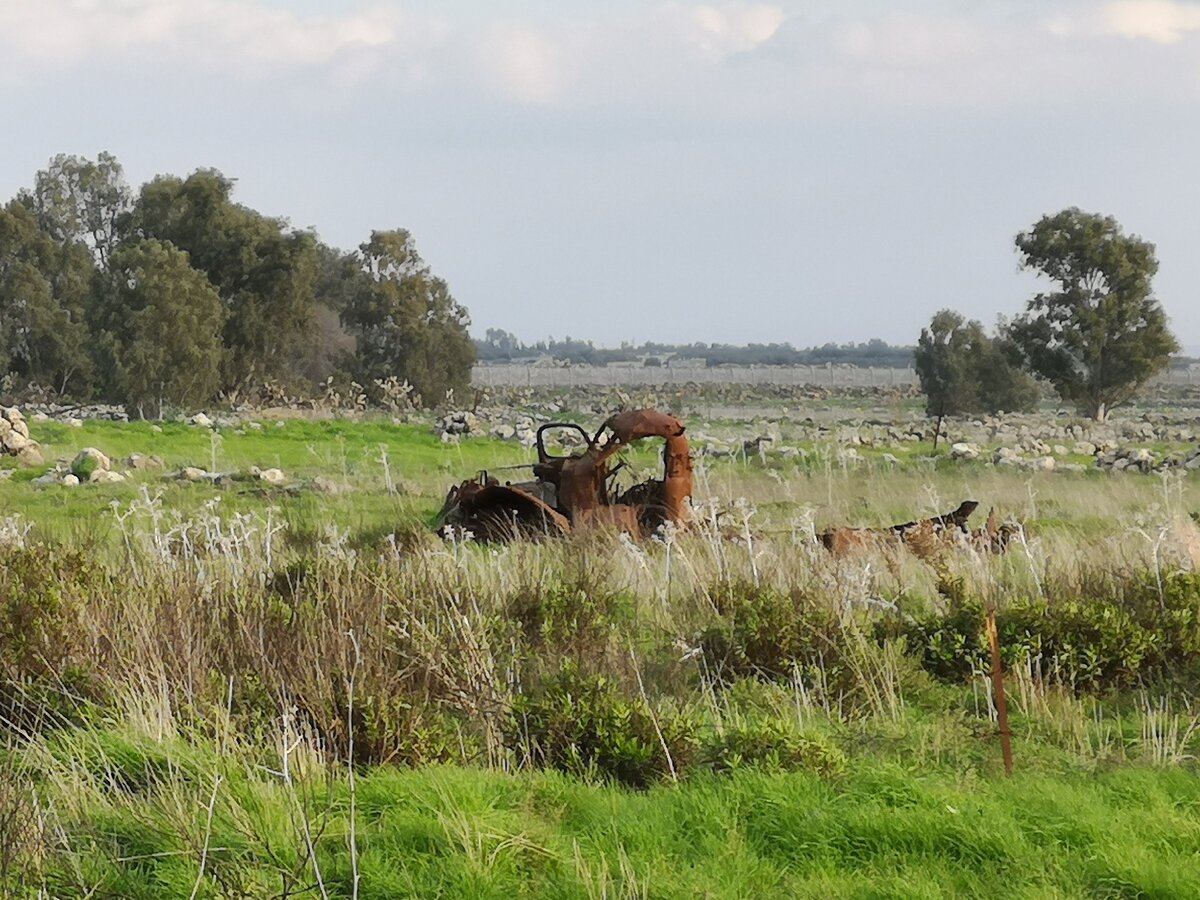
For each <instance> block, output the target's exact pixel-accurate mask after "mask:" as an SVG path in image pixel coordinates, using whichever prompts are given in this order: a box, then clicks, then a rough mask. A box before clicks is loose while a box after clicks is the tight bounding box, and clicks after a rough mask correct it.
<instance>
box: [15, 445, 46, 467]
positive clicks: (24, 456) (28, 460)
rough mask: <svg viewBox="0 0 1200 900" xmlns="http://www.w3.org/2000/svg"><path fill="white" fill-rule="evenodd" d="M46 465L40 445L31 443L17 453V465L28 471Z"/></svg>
mask: <svg viewBox="0 0 1200 900" xmlns="http://www.w3.org/2000/svg"><path fill="white" fill-rule="evenodd" d="M44 463H45V460H44V459H43V458H42V450H41V448H40V447H38V445H37V444H36V443H35V442H33V441H30V442H29V443H28V444H26V445H25V446H24V447H22V448H21V449H20V451H18V453H17V465H18V466H22V467H23V468H26V469H32V468H33V467H34V466H40V465H43V464H44Z"/></svg>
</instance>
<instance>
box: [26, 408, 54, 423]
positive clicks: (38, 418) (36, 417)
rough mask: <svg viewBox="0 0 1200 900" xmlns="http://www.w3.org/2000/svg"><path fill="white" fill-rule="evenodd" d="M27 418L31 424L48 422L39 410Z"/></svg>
mask: <svg viewBox="0 0 1200 900" xmlns="http://www.w3.org/2000/svg"><path fill="white" fill-rule="evenodd" d="M29 418H30V420H31V421H33V422H49V421H50V417H49V416H48V415H46V414H45V413H44V412H42V411H41V410H38V411H37V412H35V413H34V414H33V415H32V416H30V417H29Z"/></svg>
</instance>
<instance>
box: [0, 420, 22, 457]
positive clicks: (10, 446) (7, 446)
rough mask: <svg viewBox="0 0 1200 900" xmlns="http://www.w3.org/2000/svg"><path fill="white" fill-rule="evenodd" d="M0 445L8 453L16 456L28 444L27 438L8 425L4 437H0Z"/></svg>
mask: <svg viewBox="0 0 1200 900" xmlns="http://www.w3.org/2000/svg"><path fill="white" fill-rule="evenodd" d="M0 446H3V448H4V450H5V452H7V453H8V454H9V455H11V456H16V455H17V454H18V453H20V452H21V451H22V450H24V449H25V448H26V447H27V446H29V438H27V437H26V436H25V435H23V434H21V432H19V431H17V430H16V429H15V428H13V427H12V426H11V425H10V426H9V429H8V433H7V434H5V435H4V437H0Z"/></svg>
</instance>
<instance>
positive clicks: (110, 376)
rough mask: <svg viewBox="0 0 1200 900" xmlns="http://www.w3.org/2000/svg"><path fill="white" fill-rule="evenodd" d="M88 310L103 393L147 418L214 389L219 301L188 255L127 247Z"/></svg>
mask: <svg viewBox="0 0 1200 900" xmlns="http://www.w3.org/2000/svg"><path fill="white" fill-rule="evenodd" d="M96 294H97V297H96V303H95V306H94V307H93V310H92V316H93V325H94V327H95V330H96V339H97V341H96V342H97V354H98V356H99V357H100V359H101V360H102V372H103V376H104V377H105V379H106V380H107V386H108V387H109V388H110V389H111V390H112V392H113V393H114V394H115V395H116V396H120V397H123V398H124V400H125V403H126V404H127V405H129V406H131V407H134V408H136V409H138V410H139V411H140V412H142V413H143V414H145V413H146V412H153V413H154V414H158V413H159V412H161V409H162V405H163V404H164V403H169V404H171V405H175V406H192V405H197V404H202V403H204V402H206V401H207V400H208V399H209V398H210V397H211V396H212V395H213V392H214V391H215V390H216V387H217V384H218V381H219V378H220V366H221V325H222V323H223V321H224V318H225V310H224V307H223V305H222V303H221V298H220V297H219V296H217V292H216V291H215V290H214V289H213V286H212V284H210V283H209V281H208V279H207V278H205V277H204V275H203V273H201V272H199V271H197V270H196V269H194V268H192V266H191V263H190V262H189V260H188V256H187V254H186V253H184V252H183V251H181V250H179V249H177V248H175V247H174V246H172V245H171V244H169V243H163V242H161V241H157V240H154V239H153V238H151V239H149V240H143V241H137V242H135V243H131V244H127V245H125V246H124V247H122V248H121V249H119V250H117V251H116V252H115V253H113V255H112V259H111V261H110V266H109V270H108V272H107V273H105V275H104V276H103V277H101V278H100V279H98V280H97V287H96Z"/></svg>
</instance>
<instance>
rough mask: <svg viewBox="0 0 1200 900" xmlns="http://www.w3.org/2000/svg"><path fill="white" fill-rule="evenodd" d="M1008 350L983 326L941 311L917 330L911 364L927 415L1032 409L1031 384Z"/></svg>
mask: <svg viewBox="0 0 1200 900" xmlns="http://www.w3.org/2000/svg"><path fill="white" fill-rule="evenodd" d="M1013 356H1014V354H1013V348H1012V347H1010V346H1009V345H1008V344H1007V342H1006V341H1005V340H1004V338H1002V337H997V338H993V337H989V336H988V335H987V333H986V332H985V331H984V329H983V326H982V325H980V324H979V322H976V321H973V320H972V321H967V320H966V319H965V318H964V317H963V316H962V315H960V314H959V313H956V312H954V311H953V310H949V309H943V310H941V311H940V312H938V313H937V314H935V315H934V317H933V319H932V321H931V322H930V323H929V325H928V326H927V327H925V328H922V329H921V336H920V338H919V339H918V341H917V349H916V350H915V351H914V353H913V364H914V367H915V368H916V371H917V378H918V379H919V381H920V384H921V390H922V392H923V393H924V394H925V397H926V405H925V411H926V413H927V414H928V415H931V416H949V415H957V414H959V413H972V412H987V413H995V412H999V411H1001V410H1006V411H1009V412H1014V411H1021V410H1027V409H1030V408H1032V407H1033V406H1034V405H1035V404H1036V403H1037V399H1038V387H1037V384H1036V383H1035V382H1034V380H1033V379H1032V378H1031V377H1030V376H1029V375H1028V374H1026V373H1025V372H1022V371H1021V370H1020V369H1019V368H1018V367H1017V366H1016V365H1015V364H1014V362H1013Z"/></svg>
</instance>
